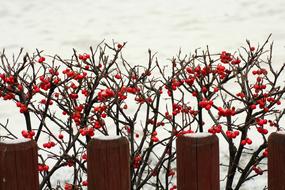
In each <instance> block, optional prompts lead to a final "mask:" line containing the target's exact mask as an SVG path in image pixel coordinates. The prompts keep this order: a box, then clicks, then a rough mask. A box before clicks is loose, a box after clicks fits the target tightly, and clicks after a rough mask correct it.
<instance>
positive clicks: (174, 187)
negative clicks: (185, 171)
mask: <svg viewBox="0 0 285 190" xmlns="http://www.w3.org/2000/svg"><path fill="white" fill-rule="evenodd" d="M175 189H177V185H173V186H172V187H170V189H169V190H175Z"/></svg>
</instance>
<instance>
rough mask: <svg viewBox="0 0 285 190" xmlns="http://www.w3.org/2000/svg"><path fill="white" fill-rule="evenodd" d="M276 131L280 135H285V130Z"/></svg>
mask: <svg viewBox="0 0 285 190" xmlns="http://www.w3.org/2000/svg"><path fill="white" fill-rule="evenodd" d="M276 133H278V134H280V135H285V131H277V132H276Z"/></svg>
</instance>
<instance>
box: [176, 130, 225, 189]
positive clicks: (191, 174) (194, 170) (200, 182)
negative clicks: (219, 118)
mask: <svg viewBox="0 0 285 190" xmlns="http://www.w3.org/2000/svg"><path fill="white" fill-rule="evenodd" d="M176 143H177V145H176V151H177V188H178V190H219V189H220V182H219V180H220V179H219V173H220V172H219V140H218V138H217V136H215V135H212V134H210V133H193V134H189V135H184V136H180V137H178V138H177V141H176Z"/></svg>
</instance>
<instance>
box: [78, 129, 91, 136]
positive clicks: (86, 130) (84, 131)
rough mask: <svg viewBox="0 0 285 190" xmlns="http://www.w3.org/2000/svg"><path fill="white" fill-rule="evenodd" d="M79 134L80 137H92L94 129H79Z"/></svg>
mask: <svg viewBox="0 0 285 190" xmlns="http://www.w3.org/2000/svg"><path fill="white" fill-rule="evenodd" d="M79 132H80V134H81V135H82V136H86V135H88V136H90V137H92V136H94V128H93V127H90V128H87V127H85V128H82V129H79Z"/></svg>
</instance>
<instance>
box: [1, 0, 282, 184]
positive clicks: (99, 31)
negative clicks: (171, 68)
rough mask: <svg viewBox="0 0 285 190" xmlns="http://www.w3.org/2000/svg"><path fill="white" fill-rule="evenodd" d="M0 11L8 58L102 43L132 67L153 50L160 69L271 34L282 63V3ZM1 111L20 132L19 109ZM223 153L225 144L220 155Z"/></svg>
mask: <svg viewBox="0 0 285 190" xmlns="http://www.w3.org/2000/svg"><path fill="white" fill-rule="evenodd" d="M0 5H1V6H0V49H2V48H5V49H6V51H7V52H8V53H9V54H12V53H15V52H17V51H18V50H19V48H20V47H24V48H25V50H26V51H28V52H34V50H35V49H36V48H38V49H40V50H45V52H46V53H47V54H55V53H57V54H59V55H61V56H63V57H67V56H70V55H71V54H72V48H75V49H78V50H79V51H82V52H84V51H86V50H87V49H88V48H89V46H92V45H93V46H95V45H97V44H98V43H99V42H101V41H102V40H103V39H105V40H106V42H112V40H115V41H116V42H124V41H127V42H128V43H127V46H126V48H125V51H124V54H125V58H126V59H127V60H128V61H129V62H130V63H131V64H133V65H135V64H142V65H143V64H146V63H147V49H148V48H150V49H152V50H153V51H156V52H158V54H157V56H158V59H159V60H160V63H161V64H163V63H164V62H167V58H171V57H172V56H173V55H175V54H176V53H177V52H178V50H179V48H181V49H182V50H183V52H185V53H188V52H191V51H193V50H194V49H196V48H199V47H201V48H205V47H206V45H209V47H210V49H211V50H212V51H213V52H220V51H222V50H229V51H235V50H236V49H237V48H239V47H240V46H242V45H245V39H250V40H251V42H252V43H253V44H257V43H258V42H259V43H262V42H263V41H264V40H265V39H266V37H267V36H268V35H269V34H270V33H272V34H273V37H272V40H274V42H275V46H274V59H273V61H275V62H276V65H277V66H278V65H279V66H280V64H281V63H282V61H284V60H285V56H284V47H285V28H284V26H285V12H284V9H285V1H284V0H274V1H268V0H259V1H248V0H240V1H238V0H216V1H206V0H201V1H194V0H180V1H170V0H143V1H135V0H125V1H115V0H81V1H79V0H60V1H51V0H25V1H23V0H10V1H5V0H0ZM282 53H283V55H282ZM1 105H2V106H3V107H4V106H6V107H5V109H1V110H0V122H4V121H5V120H6V119H7V118H10V126H15V127H17V126H21V125H22V122H23V120H22V119H23V118H22V117H21V115H20V114H18V113H16V112H17V111H18V110H16V109H14V108H12V106H9V104H6V103H5V104H2V103H1ZM7 105H8V106H7ZM19 133H20V132H19ZM226 149H227V147H224V146H223V143H221V150H222V151H221V152H225V151H226ZM222 159H223V157H221V160H222ZM59 176H60V174H59ZM222 177H223V176H221V178H222ZM266 183H267V180H266V175H263V176H261V177H259V178H257V179H256V181H254V182H252V183H251V182H250V183H247V184H248V185H250V186H247V185H245V186H244V189H262V187H264V186H265V184H266Z"/></svg>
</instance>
